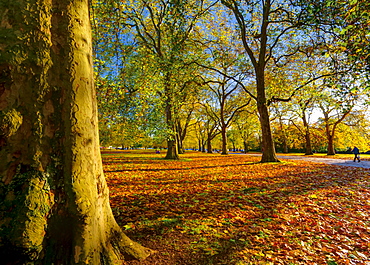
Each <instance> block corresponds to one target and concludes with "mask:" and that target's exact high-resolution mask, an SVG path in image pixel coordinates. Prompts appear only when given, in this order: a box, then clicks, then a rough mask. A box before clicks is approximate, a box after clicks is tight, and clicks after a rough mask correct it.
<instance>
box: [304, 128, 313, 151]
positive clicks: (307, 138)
mask: <svg viewBox="0 0 370 265" xmlns="http://www.w3.org/2000/svg"><path fill="white" fill-rule="evenodd" d="M305 145H306V152H305V155H313V151H312V146H311V134H310V131H309V130H308V129H307V130H306V134H305Z"/></svg>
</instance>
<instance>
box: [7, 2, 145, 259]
mask: <svg viewBox="0 0 370 265" xmlns="http://www.w3.org/2000/svg"><path fill="white" fill-rule="evenodd" d="M0 6H1V9H0V21H1V24H0V25H1V32H2V34H6V36H2V38H1V39H0V50H1V54H0V71H1V77H0V138H1V140H0V157H1V159H0V238H1V240H0V257H1V262H2V264H121V263H122V260H123V258H124V256H131V257H135V258H138V259H142V258H145V257H147V256H148V255H149V253H150V251H149V250H148V249H146V248H143V247H141V246H140V245H138V244H137V243H135V242H133V241H131V240H130V239H129V238H128V237H127V236H125V235H124V234H123V232H122V231H121V229H120V227H119V226H118V225H117V223H116V221H115V220H114V217H113V214H112V211H111V208H110V205H109V197H108V196H109V194H108V188H107V185H106V182H105V179H104V175H103V170H102V163H101V158H100V150H99V137H98V128H97V126H98V122H97V108H96V97H95V91H94V88H93V82H94V81H93V74H92V57H91V32H90V25H89V16H88V0H73V1H72V0H59V1H56V0H55V1H53V4H51V1H46V0H44V1H43V0H38V1H36V0H22V1H20V0H13V1H8V0H0Z"/></svg>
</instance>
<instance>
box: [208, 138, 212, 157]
mask: <svg viewBox="0 0 370 265" xmlns="http://www.w3.org/2000/svg"><path fill="white" fill-rule="evenodd" d="M207 153H209V154H212V153H213V151H212V139H211V137H210V136H208V139H207Z"/></svg>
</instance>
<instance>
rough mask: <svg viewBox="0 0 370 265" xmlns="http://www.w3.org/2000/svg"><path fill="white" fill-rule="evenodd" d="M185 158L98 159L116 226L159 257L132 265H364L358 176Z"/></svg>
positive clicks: (316, 167) (367, 245) (304, 166)
mask: <svg viewBox="0 0 370 265" xmlns="http://www.w3.org/2000/svg"><path fill="white" fill-rule="evenodd" d="M185 158H186V160H180V161H166V160H163V159H159V158H158V155H155V154H151V153H148V152H147V153H144V154H142V153H138V152H134V151H133V152H113V153H107V154H104V153H103V162H104V170H105V175H106V178H107V182H108V185H109V187H110V192H111V205H112V208H113V211H114V213H115V215H116V219H117V220H118V222H119V223H120V224H121V226H122V227H123V229H125V230H126V232H127V233H128V234H129V235H130V236H131V237H133V238H135V239H136V240H138V241H141V242H142V243H143V244H144V245H146V246H149V247H152V248H155V249H156V250H159V252H158V253H159V254H157V256H153V257H150V258H149V259H148V261H146V262H147V263H145V261H144V263H141V264H289V262H291V263H292V264H315V263H316V264H370V253H369V249H370V228H369V227H370V226H369V214H370V205H369V190H370V182H369V175H370V173H369V171H368V170H365V169H361V168H356V169H353V168H346V167H335V166H328V165H323V164H314V163H309V162H301V161H299V162H296V161H295V162H294V163H291V162H283V163H273V164H260V163H257V159H258V158H253V157H248V156H243V155H229V156H221V155H206V154H201V153H196V152H194V153H187V154H186V155H185ZM161 250H163V251H161ZM162 252H163V253H166V254H160V253H162ZM128 264H137V263H135V262H131V263H128Z"/></svg>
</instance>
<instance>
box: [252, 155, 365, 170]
mask: <svg viewBox="0 0 370 265" xmlns="http://www.w3.org/2000/svg"><path fill="white" fill-rule="evenodd" d="M247 155H252V156H261V154H247ZM277 157H278V158H279V159H288V160H289V159H292V160H303V161H310V162H315V163H324V164H328V165H336V166H345V167H361V168H370V161H361V162H353V160H348V159H347V160H345V159H335V158H324V157H310V156H294V155H278V156H277Z"/></svg>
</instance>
